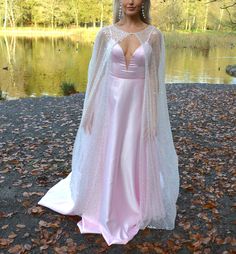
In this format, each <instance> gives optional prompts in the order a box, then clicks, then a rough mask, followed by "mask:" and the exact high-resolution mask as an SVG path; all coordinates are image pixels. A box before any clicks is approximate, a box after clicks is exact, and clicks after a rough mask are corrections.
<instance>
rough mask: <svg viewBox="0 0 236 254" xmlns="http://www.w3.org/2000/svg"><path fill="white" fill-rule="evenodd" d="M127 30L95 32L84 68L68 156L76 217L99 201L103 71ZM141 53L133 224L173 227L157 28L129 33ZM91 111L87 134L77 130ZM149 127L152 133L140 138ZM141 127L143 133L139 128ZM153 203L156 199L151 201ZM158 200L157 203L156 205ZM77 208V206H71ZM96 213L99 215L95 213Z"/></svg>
mask: <svg viewBox="0 0 236 254" xmlns="http://www.w3.org/2000/svg"><path fill="white" fill-rule="evenodd" d="M129 34H130V33H128V32H125V31H123V30H121V29H119V28H118V27H116V26H115V25H114V24H112V25H109V26H105V27H103V28H101V29H100V30H99V32H98V33H97V36H96V38H95V43H94V46H93V52H92V57H91V60H90V63H89V68H88V83H87V89H86V94H85V100H84V108H83V114H82V119H81V123H80V126H79V129H78V132H77V135H76V139H75V144H74V147H73V157H72V172H71V173H72V177H71V184H70V186H71V191H72V198H73V200H74V202H75V203H77V204H79V207H80V208H79V210H78V208H77V210H76V211H73V212H74V213H75V214H78V215H81V216H82V214H83V212H86V216H89V214H91V215H93V216H94V212H95V211H99V207H100V205H99V204H100V202H102V199H103V195H102V193H101V191H100V190H102V185H103V179H104V178H105V177H106V176H104V175H103V174H102V173H103V169H104V168H103V165H104V159H105V144H106V133H107V128H108V122H107V114H106V113H107V87H108V86H109V83H107V75H108V69H109V68H108V67H109V64H110V59H111V58H110V53H111V49H112V48H113V47H114V45H115V44H116V43H118V42H120V41H121V40H122V39H123V38H125V37H126V36H128V35H129ZM134 34H135V35H136V36H137V38H138V39H139V41H140V43H142V45H143V48H144V51H145V92H144V96H145V98H144V107H143V112H142V116H141V117H142V127H141V130H142V134H141V144H140V152H141V153H143V154H144V155H145V156H146V159H145V160H143V159H142V158H140V159H139V162H138V163H139V167H138V168H137V171H138V172H137V173H138V174H139V180H140V184H139V187H140V195H141V196H140V211H141V212H140V222H139V227H140V228H141V229H144V228H145V227H150V228H158V229H169V230H170V229H173V228H174V227H175V218H176V210H177V209H176V201H177V197H178V194H179V172H178V157H177V154H176V151H175V147H174V144H173V138H172V132H171V127H170V121H169V112H168V106H167V98H166V88H165V44H164V36H163V34H162V32H161V31H160V30H159V29H158V28H156V27H155V26H153V25H149V26H148V27H147V28H145V29H144V30H142V31H140V32H137V33H134ZM92 112H95V114H94V119H93V126H92V133H91V134H87V133H85V132H84V129H83V128H82V124H83V121H85V119H86V118H87V117H89V116H91V113H92ZM153 129H154V130H155V134H156V136H155V137H154V138H153V136H151V135H150V136H149V137H148V139H145V138H144V135H145V133H151V130H153ZM145 131H146V132H145ZM157 201H158V202H157ZM160 203H161V206H160ZM77 207H78V205H77ZM98 216H99V215H98Z"/></svg>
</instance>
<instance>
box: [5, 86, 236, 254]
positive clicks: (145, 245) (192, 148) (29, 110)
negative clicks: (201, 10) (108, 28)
mask: <svg viewBox="0 0 236 254" xmlns="http://www.w3.org/2000/svg"><path fill="white" fill-rule="evenodd" d="M166 87H167V98H168V106H169V113H170V121H171V126H172V131H173V137H174V143H175V147H176V151H177V154H178V157H179V172H180V194H179V198H178V201H177V208H178V210H177V217H176V227H175V229H174V230H170V231H167V230H155V229H145V230H140V231H139V233H138V234H137V235H136V236H135V237H134V238H133V239H132V240H131V241H130V242H129V243H128V244H126V245H111V246H107V244H106V242H105V241H104V239H103V237H102V236H101V235H99V234H81V233H80V231H79V229H78V227H77V225H76V223H77V222H78V221H79V220H80V219H81V218H80V217H76V216H63V215H60V214H57V213H56V212H53V211H51V210H49V209H47V208H44V207H41V206H37V202H38V201H39V199H40V197H41V196H43V194H44V193H45V192H46V191H47V190H48V189H49V188H50V187H52V186H53V185H54V184H55V183H57V182H58V181H59V180H60V179H62V178H64V177H66V176H67V175H68V173H69V172H70V165H71V156H72V148H73V142H74V139H75V135H76V132H77V129H78V126H79V123H80V118H81V114H82V106H83V98H84V95H83V94H75V95H72V96H68V97H57V98H54V97H41V98H26V99H20V100H12V101H5V102H1V103H0V121H1V122H0V137H1V139H0V148H1V157H0V184H1V192H0V199H1V202H0V232H1V234H0V253H181V254H185V253H205V254H208V253H214V254H217V253H222V254H227V253H235V252H236V239H235V235H236V234H235V224H236V219H235V207H236V202H235V197H234V194H235V165H236V162H235V147H236V146H235V141H236V137H235V133H236V121H235V120H236V112H235V102H236V89H235V88H236V86H235V85H211V84H210V85H208V84H167V85H166Z"/></svg>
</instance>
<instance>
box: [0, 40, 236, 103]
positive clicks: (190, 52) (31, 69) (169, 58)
mask: <svg viewBox="0 0 236 254" xmlns="http://www.w3.org/2000/svg"><path fill="white" fill-rule="evenodd" d="M91 53H92V45H89V44H87V45H86V44H84V43H81V42H80V41H79V40H78V39H76V38H75V37H71V38H70V37H65V38H57V37H56V38H55V37H35V38H27V37H12V36H9V37H4V36H1V37H0V88H1V90H2V91H3V92H4V93H8V96H9V98H8V99H14V98H20V97H34V96H35V97H37V96H42V95H50V96H59V95H61V89H60V85H61V84H62V83H63V82H69V83H73V84H75V87H76V90H77V91H79V92H85V89H86V84H87V71H88V64H89V60H90V58H91ZM235 63H236V49H235V48H213V49H210V50H199V49H189V48H185V49H174V48H169V47H168V48H166V83H209V84H225V85H230V84H236V78H234V77H231V76H229V75H228V74H226V72H225V68H226V66H227V65H228V64H235Z"/></svg>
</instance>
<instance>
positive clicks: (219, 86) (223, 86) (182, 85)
mask: <svg viewBox="0 0 236 254" xmlns="http://www.w3.org/2000/svg"><path fill="white" fill-rule="evenodd" d="M168 87H169V89H171V88H172V87H176V88H202V89H225V90H228V89H236V84H209V83H166V88H167V89H168ZM75 95H82V96H84V95H85V92H78V93H76V94H72V95H70V96H75ZM61 97H62V98H63V97H68V96H52V95H42V96H34V97H33V96H32V97H30V96H29V97H24V98H14V99H7V100H0V104H1V103H5V102H8V101H20V100H27V99H39V98H49V99H50V98H61Z"/></svg>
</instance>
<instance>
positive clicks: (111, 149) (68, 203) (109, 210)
mask: <svg viewBox="0 0 236 254" xmlns="http://www.w3.org/2000/svg"><path fill="white" fill-rule="evenodd" d="M110 57H111V62H110V63H111V64H110V66H109V68H110V69H109V82H108V84H107V85H108V86H109V89H108V91H109V92H108V101H109V102H108V103H109V109H108V110H109V114H108V116H109V118H110V119H109V124H110V126H109V128H108V129H109V132H108V133H107V135H108V139H107V140H108V141H107V142H108V143H107V144H106V149H107V150H106V162H105V165H104V172H102V173H103V185H102V186H103V189H102V190H101V193H102V201H101V204H100V208H99V211H94V216H93V217H91V215H89V217H86V213H85V214H83V216H82V219H81V220H80V221H79V222H78V224H77V225H78V227H79V229H80V232H81V233H97V234H102V236H103V237H104V239H105V241H106V242H107V244H108V245H111V244H126V243H127V242H128V241H130V240H131V239H132V238H133V237H134V236H135V235H136V234H137V233H138V231H139V228H138V226H137V222H138V221H139V220H140V219H141V218H140V216H141V212H140V203H139V187H138V186H139V185H138V182H139V181H138V179H139V175H138V171H139V169H138V157H139V156H144V155H143V154H139V153H138V151H139V149H138V148H139V141H140V135H141V133H140V131H141V128H140V127H141V111H142V106H143V97H144V77H145V76H144V74H145V57H144V49H143V46H142V45H140V46H139V47H138V48H136V50H135V52H134V53H133V55H132V57H131V59H130V61H129V63H128V69H127V68H126V61H125V56H124V53H123V49H122V48H121V46H120V45H119V44H118V43H117V44H115V46H114V47H113V49H112V51H111V55H110ZM84 170H86V169H84ZM142 170H145V169H142ZM70 175H71V174H70ZM70 175H69V176H68V177H67V178H66V179H63V180H61V181H60V182H59V183H58V184H56V185H55V186H53V188H51V189H50V190H49V191H48V194H47V195H45V196H44V197H43V198H42V199H41V201H40V202H39V204H41V205H44V206H47V207H49V208H51V209H53V210H55V211H57V212H60V213H62V214H74V213H73V211H74V210H76V207H79V201H78V204H74V203H73V200H72V199H71V198H70V193H69V192H70V190H69V189H70V188H69V181H70ZM91 188H92V186H91ZM59 193H60V195H59ZM72 208H73V209H72Z"/></svg>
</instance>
